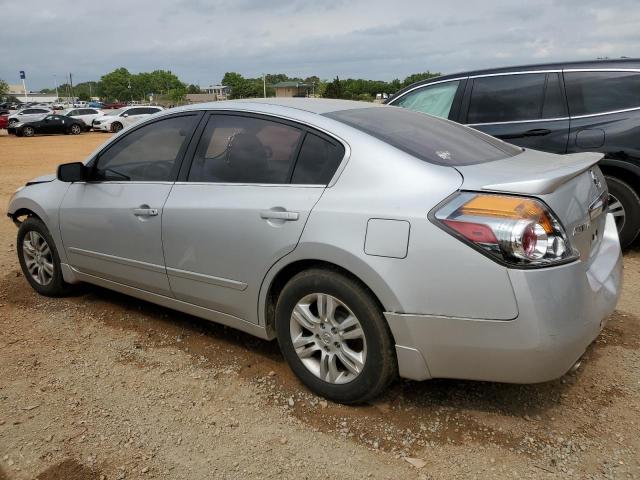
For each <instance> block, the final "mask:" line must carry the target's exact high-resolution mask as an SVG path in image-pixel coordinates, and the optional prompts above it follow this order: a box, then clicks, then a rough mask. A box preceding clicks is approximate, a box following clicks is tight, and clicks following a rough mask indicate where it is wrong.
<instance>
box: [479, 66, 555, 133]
mask: <svg viewBox="0 0 640 480" xmlns="http://www.w3.org/2000/svg"><path fill="white" fill-rule="evenodd" d="M545 81H546V74H544V73H531V74H517V75H498V76H491V77H480V78H476V79H474V80H473V90H472V92H471V101H470V103H469V113H468V116H467V123H471V124H475V123H496V122H514V121H520V120H537V119H539V118H540V117H541V114H542V104H543V98H544V89H545Z"/></svg>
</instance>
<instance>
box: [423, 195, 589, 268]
mask: <svg viewBox="0 0 640 480" xmlns="http://www.w3.org/2000/svg"><path fill="white" fill-rule="evenodd" d="M434 217H435V218H434V220H435V222H436V223H437V224H439V225H441V226H442V227H443V228H444V230H446V231H448V232H449V233H451V234H453V235H454V236H456V237H457V238H459V239H461V240H463V241H465V242H466V243H469V244H471V245H473V246H474V247H475V248H477V249H479V250H481V251H482V252H483V253H485V254H487V255H489V256H490V257H492V258H494V259H496V260H499V261H501V262H504V263H507V264H509V265H511V266H519V267H527V266H543V265H550V264H554V263H558V262H565V261H568V260H572V259H574V258H576V257H577V252H575V251H574V250H573V249H572V248H571V246H570V244H569V239H568V238H567V235H566V233H565V232H564V229H563V227H562V225H561V224H560V222H559V221H558V219H557V218H556V217H555V216H554V214H553V213H552V212H551V210H550V209H549V208H548V207H547V206H546V205H545V204H544V203H542V202H541V201H539V200H536V199H534V198H529V197H520V196H516V195H500V194H490V193H472V192H460V193H458V194H457V195H456V196H454V197H453V198H452V199H451V200H449V202H447V203H446V204H445V205H444V206H443V207H441V208H440V209H439V210H438V211H437V212H435V214H434Z"/></svg>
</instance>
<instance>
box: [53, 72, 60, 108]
mask: <svg viewBox="0 0 640 480" xmlns="http://www.w3.org/2000/svg"><path fill="white" fill-rule="evenodd" d="M53 83H55V85H56V102H57V101H58V99H59V98H58V79H57V78H56V74H55V73H54V74H53Z"/></svg>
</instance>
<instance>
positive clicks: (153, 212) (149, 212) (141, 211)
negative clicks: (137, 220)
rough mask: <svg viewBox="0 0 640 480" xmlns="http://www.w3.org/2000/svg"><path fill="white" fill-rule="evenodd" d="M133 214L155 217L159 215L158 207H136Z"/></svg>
mask: <svg viewBox="0 0 640 480" xmlns="http://www.w3.org/2000/svg"><path fill="white" fill-rule="evenodd" d="M133 214H134V215H135V216H136V217H155V216H157V215H158V209H157V208H134V209H133Z"/></svg>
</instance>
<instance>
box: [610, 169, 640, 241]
mask: <svg viewBox="0 0 640 480" xmlns="http://www.w3.org/2000/svg"><path fill="white" fill-rule="evenodd" d="M605 178H606V180H607V187H608V188H609V213H611V214H612V215H613V218H614V219H615V221H616V227H617V228H618V235H619V236H620V245H621V246H622V248H627V247H629V246H631V244H632V243H633V241H634V240H635V239H636V238H637V236H638V233H640V197H639V196H638V194H637V193H636V192H635V190H634V189H633V188H631V186H630V185H629V184H628V183H626V182H624V181H622V180H620V179H619V178H616V177H605Z"/></svg>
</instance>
